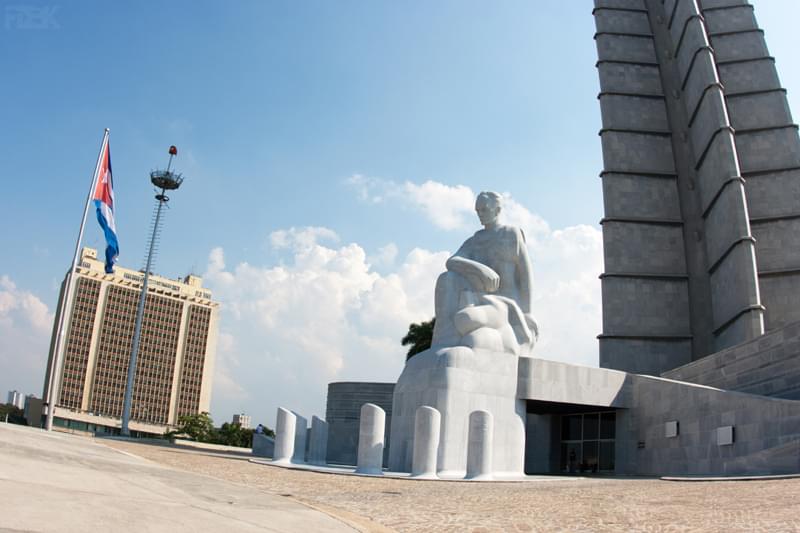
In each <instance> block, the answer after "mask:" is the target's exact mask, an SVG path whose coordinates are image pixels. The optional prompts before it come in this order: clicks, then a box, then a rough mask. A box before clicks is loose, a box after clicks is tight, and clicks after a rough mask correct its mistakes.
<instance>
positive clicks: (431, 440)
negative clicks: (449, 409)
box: [411, 405, 442, 478]
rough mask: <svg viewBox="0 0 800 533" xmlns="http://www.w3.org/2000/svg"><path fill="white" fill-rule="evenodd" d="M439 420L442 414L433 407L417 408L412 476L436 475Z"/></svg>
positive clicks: (426, 476)
mask: <svg viewBox="0 0 800 533" xmlns="http://www.w3.org/2000/svg"><path fill="white" fill-rule="evenodd" d="M441 421H442V415H441V414H439V411H437V410H436V409H434V408H433V407H428V406H427V405H423V406H422V407H420V408H419V409H417V413H416V416H415V418H414V455H413V458H412V460H411V475H412V476H413V477H421V478H435V477H436V456H437V453H438V450H439V431H440V429H441Z"/></svg>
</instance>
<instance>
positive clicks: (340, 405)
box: [325, 381, 394, 465]
mask: <svg viewBox="0 0 800 533" xmlns="http://www.w3.org/2000/svg"><path fill="white" fill-rule="evenodd" d="M393 394H394V383H370V382H361V381H344V382H338V383H329V384H328V401H327V408H326V411H325V420H326V421H327V422H328V453H327V459H328V462H329V463H338V464H347V465H355V464H356V459H357V454H358V429H359V419H360V417H361V414H360V413H361V407H362V406H363V405H364V404H365V403H373V404H375V405H377V406H378V407H380V408H381V409H383V410H384V411H385V412H386V430H385V435H384V442H385V443H386V446H385V447H384V464H386V458H387V457H388V450H389V442H390V441H389V432H390V428H391V417H392V395H393Z"/></svg>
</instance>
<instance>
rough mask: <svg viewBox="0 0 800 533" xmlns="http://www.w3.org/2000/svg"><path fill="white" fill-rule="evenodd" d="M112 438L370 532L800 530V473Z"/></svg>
mask: <svg viewBox="0 0 800 533" xmlns="http://www.w3.org/2000/svg"><path fill="white" fill-rule="evenodd" d="M104 442H106V444H108V445H109V446H112V447H114V448H117V449H121V450H125V451H128V452H131V453H134V454H136V455H139V456H142V457H145V458H147V459H150V460H152V461H155V462H158V463H162V464H166V465H170V466H173V467H176V468H181V469H186V470H191V471H193V472H198V473H202V474H206V475H209V476H212V477H216V478H221V479H225V480H229V481H234V482H238V483H242V484H246V485H248V486H251V487H253V488H256V489H259V490H263V491H267V492H270V493H276V494H282V495H290V496H287V497H291V498H293V499H296V500H298V501H300V502H303V503H307V504H309V505H311V506H315V507H317V508H319V509H321V510H324V511H326V512H329V513H331V514H334V515H336V516H338V517H340V518H343V519H345V520H348V521H349V522H350V523H351V524H354V525H356V526H358V527H360V529H362V530H365V531H387V530H396V531H437V532H438V531H459V532H461V531H472V532H479V531H480V532H488V531H548V532H550V531H724V532H729V531H769V532H775V531H800V479H787V480H774V481H739V482H669V481H661V480H656V479H601V478H594V479H568V480H561V479H556V478H554V479H552V480H545V481H534V482H523V483H481V484H477V483H458V482H422V481H409V480H401V479H374V478H363V477H354V476H339V475H331V474H320V473H315V472H304V471H297V470H287V469H282V468H276V467H270V466H263V465H257V464H253V463H250V462H248V461H247V459H246V458H244V457H242V456H239V457H236V456H228V457H224V456H219V455H213V454H209V453H205V452H201V451H187V450H183V449H176V448H167V447H161V446H154V445H147V444H138V443H130V442H120V441H104ZM387 528H388V529H387Z"/></svg>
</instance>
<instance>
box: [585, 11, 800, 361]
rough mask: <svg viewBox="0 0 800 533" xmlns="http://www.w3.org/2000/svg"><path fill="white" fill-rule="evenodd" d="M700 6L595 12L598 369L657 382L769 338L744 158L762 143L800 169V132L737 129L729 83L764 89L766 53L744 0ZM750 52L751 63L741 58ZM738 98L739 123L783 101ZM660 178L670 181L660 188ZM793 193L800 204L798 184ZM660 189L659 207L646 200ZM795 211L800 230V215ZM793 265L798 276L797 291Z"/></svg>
mask: <svg viewBox="0 0 800 533" xmlns="http://www.w3.org/2000/svg"><path fill="white" fill-rule="evenodd" d="M703 4H704V6H703V7H704V10H703V11H702V12H701V9H700V5H699V4H698V2H697V1H696V0H596V2H595V10H594V15H595V22H596V26H597V30H598V32H597V34H596V36H595V38H596V41H597V48H598V57H599V61H598V69H599V71H600V80H601V93H600V96H599V99H600V106H601V111H602V117H603V129H602V130H601V132H600V134H601V139H602V146H603V159H604V171H603V173H602V174H601V175H602V177H603V193H604V202H605V211H606V216H605V218H604V219H603V222H602V223H603V238H604V257H605V261H606V263H605V265H606V272H605V273H604V274H603V276H601V278H602V279H603V334H602V335H601V336H600V340H601V342H600V361H601V366H605V367H611V368H619V369H623V370H628V371H634V372H651V373H660V372H661V371H664V370H668V369H670V368H674V367H676V366H679V365H681V364H683V363H684V362H687V360H690V359H698V358H701V357H703V356H705V355H708V354H710V353H712V352H714V351H717V350H720V349H723V348H726V347H729V346H732V345H735V344H738V343H741V342H744V341H746V340H749V339H752V338H754V337H756V336H758V335H761V334H763V332H764V307H763V306H762V305H761V296H760V291H759V288H760V287H759V285H760V284H759V273H758V269H757V265H756V244H755V243H756V240H755V239H754V237H753V235H752V233H751V228H750V224H751V217H750V214H749V213H748V202H747V198H746V195H745V181H744V179H743V177H742V169H740V166H739V164H740V163H739V162H740V157H741V159H742V166H743V167H744V168H745V171H747V169H749V168H751V167H754V166H755V165H756V164H757V160H758V158H763V154H764V152H765V150H763V147H762V149H760V150H759V149H758V141H750V139H758V136H759V135H761V136H767V137H769V140H771V141H773V142H779V143H781V146H782V147H784V146H786V147H787V148H786V150H784V152H785V154H784V156H783V159H785V161H783V160H782V161H783V163H784V164H785V165H787V166H788V167H789V168H794V167H795V166H796V167H798V171H800V144H798V145H796V146H795V145H794V144H791V141H792V140H793V139H796V137H797V135H796V129H795V128H791V127H789V126H787V125H786V124H778V125H777V126H776V125H771V124H755V125H753V126H752V127H751V128H749V129H744V130H740V131H738V132H737V131H735V130H734V129H733V126H732V124H731V120H732V119H731V116H729V111H728V107H729V103H728V101H727V100H726V92H725V91H727V90H729V88H728V87H725V86H723V82H722V81H721V80H720V76H721V75H722V76H723V81H724V78H725V76H726V75H727V76H729V77H730V78H731V80H735V81H739V86H744V85H745V83H744V81H746V80H748V79H758V80H760V79H761V77H760V76H759V75H758V73H759V72H761V70H763V68H764V67H763V65H761V64H760V62H761V58H760V56H758V54H757V53H755V52H757V51H758V50H763V52H764V53H766V47H765V46H761V47H760V48H759V46H760V45H759V41H758V37H760V33H758V30H757V28H755V23H754V18H752V9H751V8H750V6H748V5H747V4H746V2H743V1H742V0H738V1H736V0H706V1H705V2H704V3H703ZM706 12H708V13H709V16H710V17H711V18H712V19H713V20H712V21H710V22H709V24H710V25H711V28H708V27H707V23H706V20H705V18H704V14H705V13H706ZM748 14H749V18H748ZM751 19H752V20H751ZM737 36H741V38H739V37H737ZM710 37H713V38H715V39H720V40H721V41H725V43H723V44H726V45H727V47H726V52H727V54H728V56H730V57H728V58H727V59H726V61H728V62H725V63H723V64H722V65H721V66H720V65H718V63H717V58H716V57H715V50H714V49H713V48H712V46H711V42H710V40H709V38H710ZM743 43H744V44H743ZM747 50H750V51H751V52H753V53H751V54H750V57H743V54H744V55H747V53H748V52H747ZM741 64H747V65H750V67H752V69H755V68H758V69H761V70H759V71H758V72H756V71H755V70H753V71H752V72H750V71H748V72H745V73H744V74H742V72H741V68H740V69H739V71H736V70H735V69H733V68H732V67H731V66H730V65H741ZM726 69H727V70H726ZM752 69H751V70H752ZM737 72H738V76H739V78H743V79H739V78H737V74H736V73H737ZM654 74H655V77H657V79H655V77H654ZM775 78H777V77H776V76H775ZM726 83H727V82H726ZM761 83H762V84H763V82H761ZM740 91H741V94H739V95H738V96H737V98H740V99H741V101H740V103H739V104H738V105H734V106H732V107H734V108H736V109H735V110H734V114H733V120H738V121H741V122H743V123H744V122H746V121H747V120H751V121H752V120H753V119H752V116H751V115H753V114H755V115H756V116H763V115H764V114H769V113H766V112H765V111H764V110H765V109H766V108H765V107H764V102H765V101H768V102H775V101H776V96H774V95H773V94H771V93H772V88H771V87H770V86H769V84H767V86H766V87H762V88H759V87H757V86H755V85H754V86H753V87H750V88H749V90H744V91H742V90H741V89H740ZM753 91H756V92H755V93H754V92H753ZM762 91H767V92H762ZM767 93H769V94H768V95H767V96H764V94H767ZM780 96H781V97H782V96H783V94H782V93H780ZM748 99H750V100H758V102H759V103H758V106H759V109H758V112H757V113H750V114H748V113H746V112H742V111H739V109H740V108H741V109H746V103H747V101H748ZM782 101H783V102H785V98H784V99H783V100H782ZM784 107H785V106H784ZM750 111H753V110H752V109H751V110H750ZM786 111H787V112H788V108H787V109H786ZM770 116H774V117H777V118H776V119H775V120H777V121H778V122H780V121H781V120H783V122H787V120H786V116H787V115H786V113H783V114H782V112H781V109H780V106H777V105H773V106H772V109H771V115H770ZM787 131H788V132H789V133H786V132H787ZM792 133H793V134H794V137H792V136H791V134H792ZM734 134H736V137H734ZM740 140H744V148H743V149H742V150H741V151H740V150H738V147H737V141H740ZM761 142H762V143H763V142H765V141H763V140H762V141H761ZM795 148H798V149H795ZM786 154H788V155H786ZM795 156H796V157H795ZM785 170H786V169H784V171H785ZM654 178H660V179H661V185H659V186H654V185H653V184H654V183H655V181H654ZM764 181H766V180H764ZM754 190H757V191H759V192H761V193H762V194H765V195H769V191H767V192H763V191H765V189H764V188H761V189H754ZM795 190H796V191H797V194H798V196H800V186H797V187H796V188H795ZM655 191H658V194H659V195H661V196H662V198H663V202H662V204H660V205H656V202H653V201H652V198H649V197H648V196H649V195H652V194H653V192H655ZM658 199H659V200H660V199H661V198H658ZM636 202H639V205H638V206H637V205H633V204H635V203H636ZM649 206H652V207H651V208H648V207H649ZM792 215H794V217H793V218H792V219H791V220H792V221H797V224H798V228H797V229H800V210H798V212H796V213H792ZM755 220H756V221H757V222H759V223H763V224H764V225H765V227H767V224H769V222H768V221H761V220H758V219H755ZM781 223H782V224H784V226H787V223H786V222H785V221H783V220H782V221H781ZM770 229H772V230H774V229H775V226H774V225H773V226H772V227H771V228H770ZM774 233H775V231H773V234H774ZM799 233H800V232H797V231H795V232H793V235H794V234H799ZM786 235H788V233H787V232H786V231H784V233H782V234H781V235H780V237H784V236H786ZM780 237H779V238H780ZM799 244H800V243H799ZM773 255H775V254H773ZM796 255H797V261H796V263H794V265H793V266H794V267H795V270H794V271H793V272H792V274H791V275H793V276H795V278H796V279H797V281H796V283H797V285H798V289H800V253H797V254H796ZM770 259H771V261H772V263H775V260H774V259H772V258H770ZM792 260H794V259H792ZM790 262H791V261H790ZM772 263H771V264H772ZM784 263H786V261H784ZM768 275H769V274H768ZM764 277H765V276H763V275H762V278H764ZM762 284H764V283H763V282H762ZM642 299H644V300H646V301H644V302H643V301H641V300H642ZM657 313H660V314H659V315H658V316H656V314H657ZM798 314H799V316H798V318H797V319H800V313H798Z"/></svg>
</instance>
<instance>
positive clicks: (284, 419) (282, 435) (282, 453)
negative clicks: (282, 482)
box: [272, 407, 297, 464]
mask: <svg viewBox="0 0 800 533" xmlns="http://www.w3.org/2000/svg"><path fill="white" fill-rule="evenodd" d="M296 424H297V417H296V416H295V415H294V413H292V412H291V411H289V410H288V409H284V408H283V407H278V417H277V420H276V422H275V453H273V455H272V462H274V463H284V464H286V463H289V462H291V460H292V454H293V453H294V440H295V427H296Z"/></svg>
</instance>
